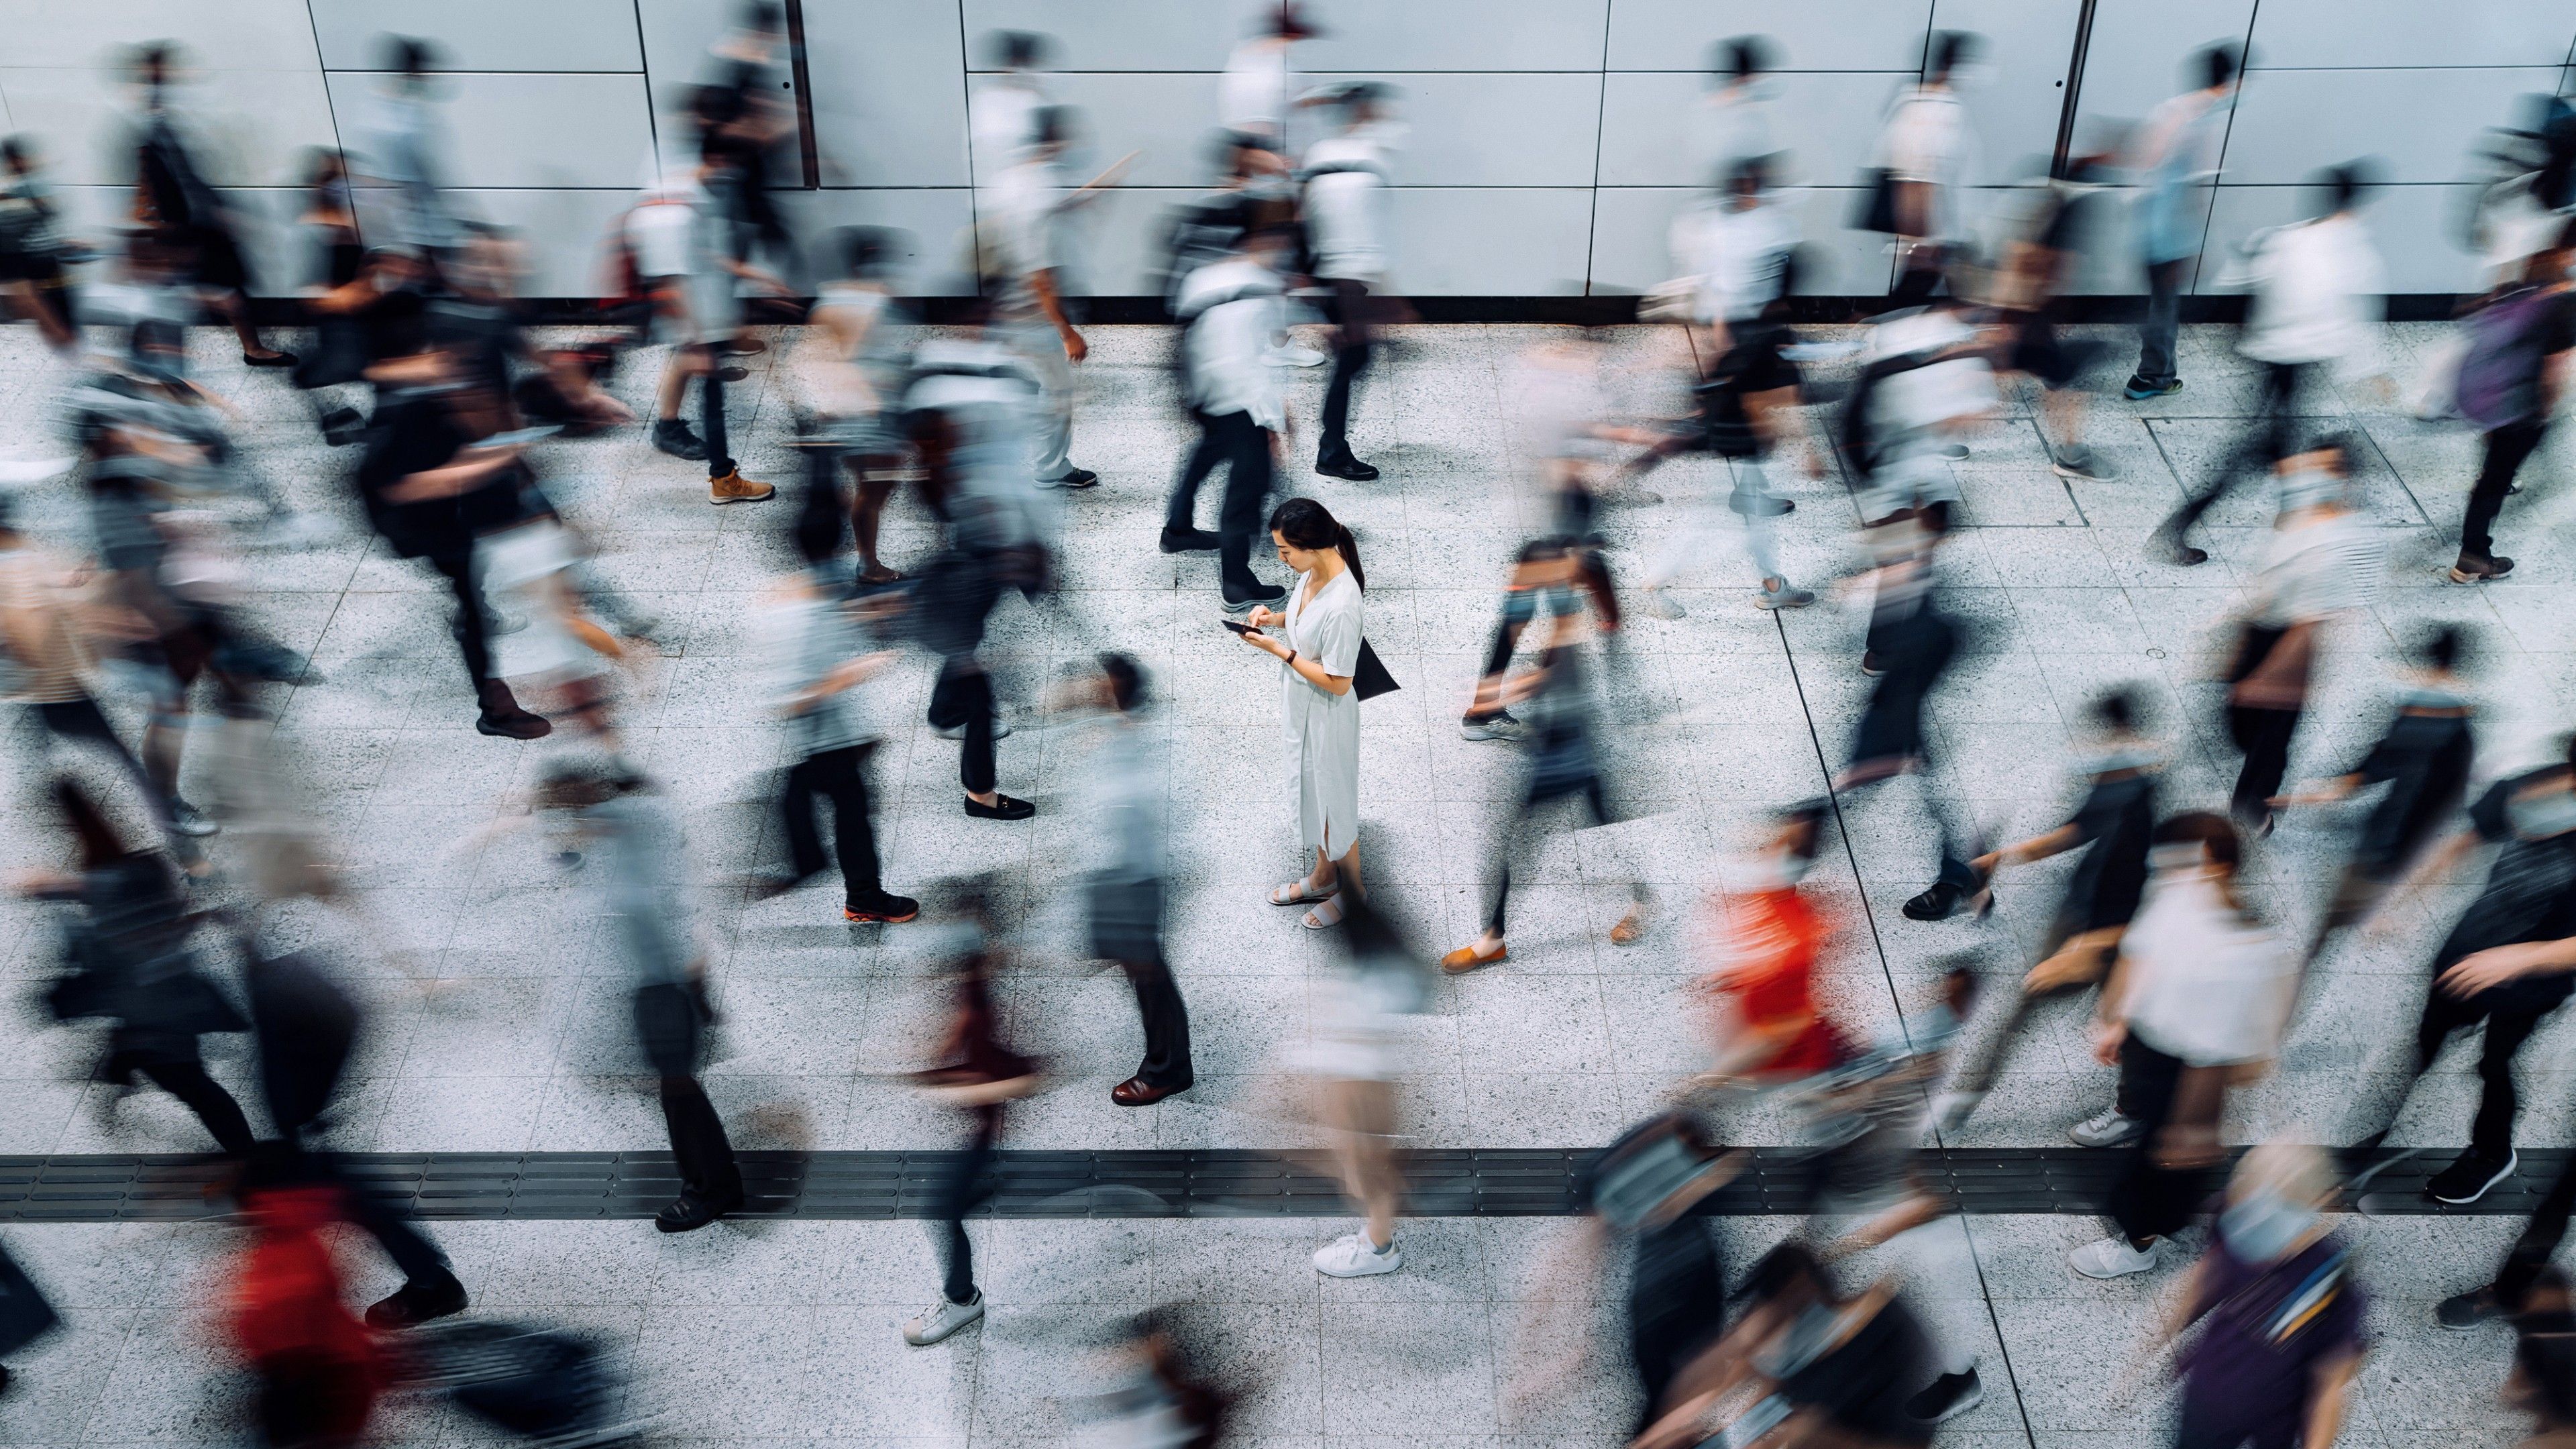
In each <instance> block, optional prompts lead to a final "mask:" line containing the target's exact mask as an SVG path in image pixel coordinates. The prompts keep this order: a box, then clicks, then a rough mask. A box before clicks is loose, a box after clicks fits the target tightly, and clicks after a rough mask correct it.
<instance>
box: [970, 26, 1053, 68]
mask: <svg viewBox="0 0 2576 1449" xmlns="http://www.w3.org/2000/svg"><path fill="white" fill-rule="evenodd" d="M1046 60H1047V39H1046V37H1045V36H1043V35H1040V34H1038V33H1037V32H1035V31H1032V30H996V31H994V32H993V33H992V34H991V35H988V36H986V37H984V62H985V64H987V65H989V66H991V67H992V68H993V69H995V70H1013V71H1031V70H1037V69H1040V68H1042V67H1043V66H1044V65H1045V64H1046Z"/></svg>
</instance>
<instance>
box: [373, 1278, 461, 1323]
mask: <svg viewBox="0 0 2576 1449" xmlns="http://www.w3.org/2000/svg"><path fill="white" fill-rule="evenodd" d="M464 1311H465V1285H464V1284H462V1283H459V1282H457V1281H456V1276H455V1275H454V1274H452V1273H451V1274H449V1275H447V1276H445V1277H443V1278H440V1279H438V1280H436V1281H433V1282H426V1283H424V1282H422V1281H421V1280H420V1279H418V1278H414V1279H412V1280H410V1281H409V1282H406V1283H404V1284H403V1285H402V1287H400V1288H398V1289H396V1290H394V1294H393V1296H392V1297H390V1298H382V1299H378V1300H377V1301H376V1302H375V1303H373V1304H371V1305H370V1306H369V1307H368V1309H367V1326H368V1327H369V1328H414V1327H417V1326H419V1325H420V1324H424V1323H427V1322H429V1321H430V1320H431V1319H433V1318H445V1317H447V1316H448V1315H449V1314H452V1313H462V1312H464Z"/></svg>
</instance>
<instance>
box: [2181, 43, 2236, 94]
mask: <svg viewBox="0 0 2576 1449" xmlns="http://www.w3.org/2000/svg"><path fill="white" fill-rule="evenodd" d="M2243 68H2244V59H2243V57H2242V56H2241V55H2240V54H2239V53H2238V51H2237V48H2236V47H2235V46H2233V45H2213V46H2210V47H2209V48H2208V49H2206V50H2203V51H2202V52H2200V54H2198V55H2196V56H2194V57H2192V71H2193V75H2192V78H2193V79H2194V80H2197V81H2199V82H2200V88H2201V89H2202V90H2205V91H2227V90H2232V89H2234V88H2235V86H2236V76H2237V72H2238V71H2240V70H2242V69H2243Z"/></svg>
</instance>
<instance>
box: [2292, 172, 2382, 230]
mask: <svg viewBox="0 0 2576 1449" xmlns="http://www.w3.org/2000/svg"><path fill="white" fill-rule="evenodd" d="M2309 184H2310V185H2312V186H2313V187H2315V188H2316V189H2317V190H2318V191H2320V192H2322V193H2323V202H2324V204H2323V206H2322V207H2321V208H2320V209H2319V210H2318V211H2317V215H2318V216H2319V217H2328V216H2333V215H2335V214H2336V213H2338V212H2345V211H2350V210H2352V208H2353V207H2354V206H2355V205H2356V204H2358V203H2359V202H2360V201H2361V199H2362V198H2363V197H2364V196H2366V195H2368V194H2369V193H2370V192H2371V190H2372V189H2373V188H2374V187H2376V186H2377V185H2378V176H2377V174H2376V168H2374V167H2372V166H2371V165H2370V164H2369V163H2368V162H2364V161H2346V162H2345V163H2343V164H2342V165H2341V166H2329V167H2327V168H2326V169H2325V170H2323V171H2320V172H2318V173H2317V174H2316V177H2315V179H2314V180H2313V181H2311V182H2310V183H2309Z"/></svg>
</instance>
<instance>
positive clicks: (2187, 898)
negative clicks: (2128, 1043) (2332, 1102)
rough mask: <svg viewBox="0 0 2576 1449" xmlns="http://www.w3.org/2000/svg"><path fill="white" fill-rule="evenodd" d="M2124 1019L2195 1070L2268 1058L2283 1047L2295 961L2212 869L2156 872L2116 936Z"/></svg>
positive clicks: (2296, 981) (2154, 1044)
mask: <svg viewBox="0 0 2576 1449" xmlns="http://www.w3.org/2000/svg"><path fill="white" fill-rule="evenodd" d="M2120 952H2121V954H2122V955H2123V956H2126V957H2127V958H2128V962H2129V964H2128V974H2127V979H2126V998H2127V999H2126V1001H2125V1002H2124V1003H2123V1008H2122V1015H2123V1016H2124V1017H2125V1018H2126V1020H2127V1021H2128V1024H2129V1030H2130V1031H2131V1032H2132V1033H2133V1034H2135V1035H2136V1036H2137V1037H2138V1039H2139V1040H2140V1041H2142V1042H2144V1043H2146V1044H2147V1045H2148V1046H2151V1047H2154V1048H2155V1049H2156V1050H2158V1051H2160V1052H2164V1053H2166V1054H2167V1055H2169V1056H2177V1057H2180V1058H2182V1059H2183V1061H2184V1062H2185V1063H2186V1064H2188V1065H2190V1066H2195V1067H2216V1066H2230V1065H2234V1064H2237V1063H2240V1062H2258V1061H2263V1060H2266V1059H2268V1058H2270V1057H2271V1056H2273V1055H2274V1054H2275V1053H2277V1052H2278V1051H2280V1049H2281V1037H2282V1035H2283V1033H2285V1032H2286V1031H2288V1029H2289V1024H2290V1007H2291V1004H2292V1001H2293V998H2294V997H2295V995H2296V993H2297V991H2298V985H2299V963H2298V961H2297V959H2296V958H2294V957H2293V956H2292V955H2291V954H2290V951H2289V950H2288V948H2287V947H2285V946H2284V945H2282V943H2281V938H2280V937H2278V936H2277V935H2274V934H2273V933H2272V931H2271V930H2270V929H2269V928H2267V927H2264V926H2260V925H2255V924H2251V923H2248V922H2247V921H2246V920H2245V919H2244V918H2243V917H2241V916H2239V915H2238V914H2237V912H2236V910H2235V908H2234V907H2232V906H2230V905H2229V904H2228V903H2227V901H2226V899H2225V898H2224V897H2223V896H2221V895H2220V894H2219V893H2218V886H2217V884H2216V882H2215V881H2214V880H2213V879H2212V877H2211V876H2210V875H2209V873H2208V872H2207V871H2205V870H2201V871H2187V872H2184V871H2166V872H2159V873H2158V874H2157V875H2156V876H2155V877H2154V878H2153V879H2151V880H2149V881H2148V882H2147V894H2146V900H2145V902H2144V903H2143V904H2142V905H2141V906H2140V907H2139V908H2138V916H2137V919H2136V920H2135V921H2132V922H2131V923H2130V925H2129V930H2128V933H2127V934H2126V935H2124V936H2122V937H2121V938H2120Z"/></svg>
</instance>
